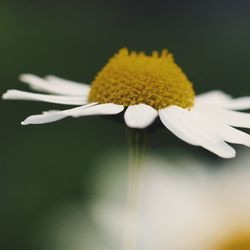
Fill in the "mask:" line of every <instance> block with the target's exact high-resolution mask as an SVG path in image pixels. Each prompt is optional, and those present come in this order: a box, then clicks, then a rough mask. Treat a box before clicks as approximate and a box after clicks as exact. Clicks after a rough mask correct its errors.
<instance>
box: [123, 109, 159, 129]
mask: <svg viewBox="0 0 250 250" xmlns="http://www.w3.org/2000/svg"><path fill="white" fill-rule="evenodd" d="M157 116H158V112H157V111H156V110H155V109H154V108H152V107H151V106H148V105H146V104H137V105H131V106H129V107H128V108H127V110H126V111H125V114H124V119H125V122H126V124H127V126H128V127H130V128H146V127H147V126H149V125H150V124H151V123H152V122H153V121H154V120H155V118H156V117H157Z"/></svg>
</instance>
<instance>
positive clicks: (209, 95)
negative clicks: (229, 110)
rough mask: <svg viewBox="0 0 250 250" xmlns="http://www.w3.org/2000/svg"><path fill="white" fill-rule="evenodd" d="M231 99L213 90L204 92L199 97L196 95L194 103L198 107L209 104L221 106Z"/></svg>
mask: <svg viewBox="0 0 250 250" xmlns="http://www.w3.org/2000/svg"><path fill="white" fill-rule="evenodd" d="M231 99H232V97H231V96H229V95H227V94H225V93H223V92H222V91H220V90H213V91H210V92H206V93H203V94H200V95H197V96H196V98H195V103H197V104H198V105H209V104H212V105H214V104H216V105H221V104H224V103H226V102H228V101H229V100H231Z"/></svg>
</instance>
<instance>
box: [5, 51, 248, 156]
mask: <svg viewBox="0 0 250 250" xmlns="http://www.w3.org/2000/svg"><path fill="white" fill-rule="evenodd" d="M20 80H21V81H23V82H25V83H27V84H28V85H29V86H30V87H31V88H32V89H34V90H37V91H42V92H47V93H49V94H50V95H47V94H37V93H30V92H25V91H20V90H8V91H7V92H6V93H5V94H4V95H3V99H15V100H32V101H43V102H51V103H57V104H66V105H76V106H78V107H76V108H71V109H67V110H63V111H59V110H52V111H47V112H43V113H42V114H39V115H32V116H29V117H28V118H26V119H25V120H24V121H23V122H22V124H23V125H27V124H42V123H49V122H55V121H58V120H61V119H64V118H66V117H81V116H89V115H114V114H118V113H121V112H122V111H123V110H124V108H126V111H125V114H124V119H125V123H126V124H127V126H128V127H131V128H138V129H143V128H146V127H147V126H149V125H150V124H152V123H153V122H154V120H155V119H156V118H157V117H158V116H159V118H160V120H161V122H162V123H163V124H164V126H165V127H166V128H167V129H169V130H170V131H171V132H172V133H174V134H175V135H176V136H177V137H179V138H180V139H182V140H183V141H185V142H187V143H190V144H192V145H196V146H201V147H203V148H205V149H207V150H209V151H211V152H213V153H215V154H217V155H218V156H220V157H223V158H232V157H234V156H235V150H234V149H233V148H232V147H231V146H229V145H228V144H227V143H226V142H229V143H236V144H242V145H246V146H248V147H249V146H250V136H249V135H248V134H246V133H244V132H242V131H240V130H238V129H236V128H234V127H240V128H250V115H249V114H247V113H242V112H239V111H237V110H246V109H249V108H250V97H242V98H238V99H233V98H231V97H230V96H228V95H226V94H224V93H223V92H221V91H212V92H208V93H205V94H202V95H197V96H195V92H194V90H193V87H192V84H191V82H190V81H189V80H188V78H187V77H186V75H185V74H184V73H183V71H182V70H181V69H180V68H179V66H178V65H177V64H176V63H175V62H174V59H173V56H172V55H171V54H169V53H168V52H167V51H166V50H163V51H162V53H161V55H160V54H159V53H158V52H153V54H152V55H151V56H147V55H145V54H144V53H135V52H131V53H129V52H128V50H127V49H121V50H120V51H119V52H118V53H117V54H116V55H115V56H114V57H113V58H111V59H110V60H109V62H108V64H107V65H106V66H105V67H104V68H103V69H102V70H101V71H100V72H99V73H98V74H97V76H96V77H95V80H94V81H93V83H92V85H91V86H89V85H86V84H81V83H76V82H72V81H69V80H65V79H61V78H58V77H55V76H47V77H45V78H44V79H43V78H40V77H37V76H35V75H31V74H25V75H21V77H20Z"/></svg>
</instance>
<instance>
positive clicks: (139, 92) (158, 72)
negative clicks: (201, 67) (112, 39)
mask: <svg viewBox="0 0 250 250" xmlns="http://www.w3.org/2000/svg"><path fill="white" fill-rule="evenodd" d="M194 96H195V92H194V90H193V87H192V83H191V82H190V81H189V80H188V78H187V77H186V75H185V74H184V73H183V72H182V70H181V69H180V68H179V67H178V65H177V64H175V62H174V59H173V56H172V55H171V54H169V53H168V52H167V50H163V51H162V53H161V54H159V52H157V51H154V52H153V53H152V55H151V56H147V55H145V54H144V53H143V52H140V53H136V52H134V51H133V52H131V53H129V52H128V50H127V49H126V48H124V49H121V50H120V51H119V52H118V53H117V54H116V55H115V56H114V57H112V58H111V59H110V60H109V62H108V63H107V64H106V65H105V66H104V68H103V69H102V70H101V71H100V72H99V73H98V75H97V76H96V78H95V80H94V81H93V83H92V86H91V91H90V94H89V101H91V102H99V103H115V104H121V105H124V106H125V107H126V106H129V105H135V104H139V103H144V104H148V105H150V106H152V107H154V108H155V109H162V108H166V107H168V106H170V105H177V106H179V107H182V108H190V107H192V106H193V102H194Z"/></svg>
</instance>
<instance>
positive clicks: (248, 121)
mask: <svg viewBox="0 0 250 250" xmlns="http://www.w3.org/2000/svg"><path fill="white" fill-rule="evenodd" d="M214 117H215V118H216V119H217V120H219V121H221V122H223V123H225V124H227V125H230V126H234V127H239V128H250V114H248V113H243V112H237V111H232V110H218V111H216V110H215V111H214Z"/></svg>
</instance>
